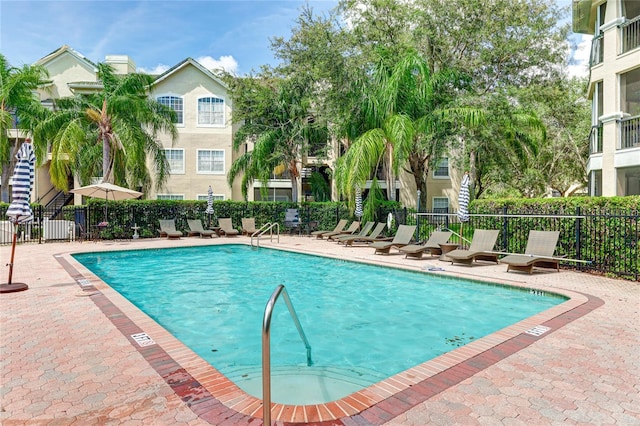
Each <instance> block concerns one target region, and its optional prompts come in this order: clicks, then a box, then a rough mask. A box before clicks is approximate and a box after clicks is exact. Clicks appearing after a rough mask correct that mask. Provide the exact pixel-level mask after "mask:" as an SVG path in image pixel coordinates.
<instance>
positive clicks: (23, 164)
mask: <svg viewBox="0 0 640 426" xmlns="http://www.w3.org/2000/svg"><path fill="white" fill-rule="evenodd" d="M16 160H18V164H16V167H15V169H14V170H13V184H12V187H11V197H12V199H13V200H12V201H11V204H10V205H9V208H8V209H7V216H9V220H11V222H13V223H15V224H21V223H27V222H30V221H31V220H32V219H33V211H31V206H30V205H29V201H30V198H31V188H32V187H33V181H34V178H35V168H34V164H35V162H36V155H35V154H34V152H33V147H32V146H31V144H30V143H29V142H25V143H23V144H22V146H21V147H20V149H19V150H18V153H17V154H16Z"/></svg>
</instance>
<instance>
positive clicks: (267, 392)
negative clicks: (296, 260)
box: [262, 284, 312, 425]
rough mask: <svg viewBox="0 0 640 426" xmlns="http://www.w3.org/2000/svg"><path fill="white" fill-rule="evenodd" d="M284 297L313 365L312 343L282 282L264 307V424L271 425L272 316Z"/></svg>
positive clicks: (308, 358)
mask: <svg viewBox="0 0 640 426" xmlns="http://www.w3.org/2000/svg"><path fill="white" fill-rule="evenodd" d="M281 294H282V296H283V297H284V302H285V303H286V304H287V308H288V309H289V313H290V314H291V318H292V319H293V322H294V324H295V325H296V328H297V329H298V334H300V338H301V339H302V341H303V343H304V346H305V347H306V348H307V365H308V366H311V364H312V361H311V345H309V341H308V340H307V336H306V335H305V334H304V331H303V330H302V325H300V320H299V319H298V315H297V314H296V310H295V309H294V308H293V305H292V304H291V299H289V294H288V293H287V289H286V288H284V286H283V285H282V284H280V285H278V287H276V289H275V290H274V291H273V293H272V294H271V297H270V298H269V301H268V302H267V306H265V308H264V317H263V319H262V417H263V419H262V424H263V425H270V424H271V335H270V333H271V316H272V314H273V308H274V306H275V304H276V302H277V301H278V297H280V295H281Z"/></svg>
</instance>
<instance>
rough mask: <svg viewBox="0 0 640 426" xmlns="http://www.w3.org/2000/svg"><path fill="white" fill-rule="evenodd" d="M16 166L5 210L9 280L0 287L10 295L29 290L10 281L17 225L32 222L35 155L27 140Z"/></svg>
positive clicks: (0, 290) (19, 152) (21, 284)
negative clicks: (9, 224) (9, 238)
mask: <svg viewBox="0 0 640 426" xmlns="http://www.w3.org/2000/svg"><path fill="white" fill-rule="evenodd" d="M16 160H18V163H17V164H16V167H15V169H14V170H13V183H12V187H11V197H12V198H13V200H12V201H11V204H10V205H9V208H8V209H7V213H6V214H7V216H8V217H9V220H10V221H11V222H12V223H13V240H12V242H11V260H10V261H9V265H8V266H9V280H8V281H7V284H1V285H0V292H1V293H11V292H15V291H22V290H26V289H28V288H29V286H28V285H26V284H25V283H14V282H12V281H11V279H12V277H13V261H14V257H15V253H16V242H17V239H18V225H19V224H23V223H27V222H30V221H31V220H33V211H31V206H30V205H29V200H30V198H31V188H32V187H33V182H34V178H35V162H36V155H35V154H34V152H33V147H32V146H31V143H30V141H29V140H28V139H27V140H26V141H25V143H23V144H22V146H21V147H20V149H19V150H18V153H17V154H16Z"/></svg>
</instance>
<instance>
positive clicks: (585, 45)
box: [567, 34, 592, 77]
mask: <svg viewBox="0 0 640 426" xmlns="http://www.w3.org/2000/svg"><path fill="white" fill-rule="evenodd" d="M591 40H592V37H591V36H588V35H585V34H582V35H581V39H580V41H579V42H578V45H577V47H576V49H575V50H574V51H572V52H571V54H570V60H569V65H568V66H567V72H568V73H569V76H571V77H587V76H588V75H589V56H590V55H591Z"/></svg>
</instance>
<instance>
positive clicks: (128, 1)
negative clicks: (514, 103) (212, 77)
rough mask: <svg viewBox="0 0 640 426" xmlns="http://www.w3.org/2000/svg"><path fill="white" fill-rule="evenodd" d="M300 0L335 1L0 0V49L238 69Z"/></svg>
mask: <svg viewBox="0 0 640 426" xmlns="http://www.w3.org/2000/svg"><path fill="white" fill-rule="evenodd" d="M557 1H558V3H559V4H560V5H563V6H564V5H570V0H557ZM305 3H308V4H309V5H310V6H311V7H312V8H313V10H314V12H315V13H318V14H324V13H328V12H329V11H330V10H331V9H332V8H333V7H335V6H336V5H337V3H338V2H337V0H309V1H308V2H307V1H305V0H280V1H276V0H185V1H179V0H173V1H162V0H65V1H59V0H40V1H31V0H0V52H1V53H2V54H3V55H4V56H5V57H6V58H7V59H8V61H9V63H11V65H13V66H18V67H21V66H22V65H24V64H33V63H34V62H36V61H37V60H39V59H41V58H42V57H44V56H46V55H48V54H49V53H51V52H53V51H55V50H57V49H58V48H60V47H61V46H63V45H68V46H70V47H71V48H73V49H74V50H76V51H77V52H79V53H80V54H82V55H84V56H85V57H86V58H87V59H89V60H91V61H92V62H94V63H97V62H104V60H105V56H106V55H128V56H129V57H130V58H131V59H132V60H133V61H134V62H135V63H136V66H137V68H138V71H139V72H147V73H151V74H159V73H161V72H164V71H166V70H167V69H169V68H171V67H172V66H174V65H176V64H178V63H179V62H181V61H183V60H184V59H186V58H188V57H190V58H193V59H195V60H197V61H198V62H200V63H201V64H202V65H203V66H205V67H206V68H209V69H216V68H224V69H225V70H227V71H229V72H232V73H234V74H236V75H245V74H248V73H249V72H251V71H252V70H254V71H259V70H260V66H261V65H266V64H269V65H272V66H275V65H277V60H276V59H275V58H274V57H273V52H272V51H271V49H270V39H272V38H273V37H279V36H281V37H285V38H286V39H288V38H289V36H290V34H291V29H292V28H293V27H294V26H295V21H296V18H297V17H298V16H299V15H300V11H301V8H302V7H303V6H304V5H305ZM569 19H570V17H569ZM572 40H573V41H574V42H575V43H576V44H577V46H578V47H577V49H575V50H573V51H572V52H571V54H572V63H571V64H570V66H569V69H568V72H569V74H571V75H577V76H586V75H587V67H586V63H587V62H588V58H589V49H590V46H591V36H582V35H578V34H574V35H573V36H572Z"/></svg>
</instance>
